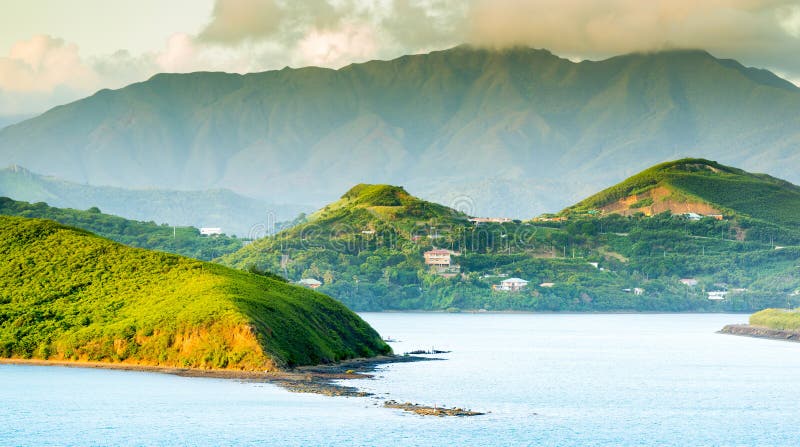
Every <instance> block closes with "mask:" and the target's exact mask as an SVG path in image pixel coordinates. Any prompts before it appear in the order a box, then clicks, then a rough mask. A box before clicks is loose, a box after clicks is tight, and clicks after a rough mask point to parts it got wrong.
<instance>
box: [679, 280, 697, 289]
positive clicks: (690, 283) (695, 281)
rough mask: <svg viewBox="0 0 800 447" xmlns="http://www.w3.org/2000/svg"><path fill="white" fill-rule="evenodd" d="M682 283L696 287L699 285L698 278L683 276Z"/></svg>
mask: <svg viewBox="0 0 800 447" xmlns="http://www.w3.org/2000/svg"><path fill="white" fill-rule="evenodd" d="M681 284H683V285H684V286H688V287H694V286H696V285H697V280H696V279H694V278H682V279H681Z"/></svg>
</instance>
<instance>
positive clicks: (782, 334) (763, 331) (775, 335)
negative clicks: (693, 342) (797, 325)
mask: <svg viewBox="0 0 800 447" xmlns="http://www.w3.org/2000/svg"><path fill="white" fill-rule="evenodd" d="M719 333H720V334H730V335H740V336H743V337H755V338H768V339H770V340H784V341H794V342H800V331H784V330H780V329H771V328H768V327H763V326H751V325H749V324H729V325H727V326H725V327H724V328H722V330H720V331H719Z"/></svg>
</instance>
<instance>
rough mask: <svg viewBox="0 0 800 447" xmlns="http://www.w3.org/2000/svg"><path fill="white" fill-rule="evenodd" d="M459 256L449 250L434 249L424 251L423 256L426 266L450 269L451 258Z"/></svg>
mask: <svg viewBox="0 0 800 447" xmlns="http://www.w3.org/2000/svg"><path fill="white" fill-rule="evenodd" d="M460 254H461V253H458V252H455V251H451V250H442V249H434V250H429V251H426V252H425V253H424V254H423V256H424V257H425V264H426V265H433V266H437V267H450V262H451V257H452V256H458V255H460Z"/></svg>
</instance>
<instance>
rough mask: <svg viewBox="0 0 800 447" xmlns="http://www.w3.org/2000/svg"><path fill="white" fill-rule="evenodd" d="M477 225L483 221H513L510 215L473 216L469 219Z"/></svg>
mask: <svg viewBox="0 0 800 447" xmlns="http://www.w3.org/2000/svg"><path fill="white" fill-rule="evenodd" d="M469 221H470V222H472V223H474V224H475V225H478V224H482V223H508V222H511V218H510V217H473V218H472V219H470V220H469Z"/></svg>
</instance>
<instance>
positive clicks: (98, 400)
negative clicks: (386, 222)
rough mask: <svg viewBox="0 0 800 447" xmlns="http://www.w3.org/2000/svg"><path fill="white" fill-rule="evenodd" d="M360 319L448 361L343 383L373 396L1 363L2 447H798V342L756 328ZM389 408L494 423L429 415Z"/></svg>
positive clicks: (518, 319) (678, 322)
mask: <svg viewBox="0 0 800 447" xmlns="http://www.w3.org/2000/svg"><path fill="white" fill-rule="evenodd" d="M362 317H363V318H364V319H366V320H367V321H368V322H369V323H370V324H372V325H373V326H374V327H375V328H376V329H377V330H378V331H379V332H380V333H381V334H382V335H383V336H385V337H392V338H393V339H396V340H398V341H397V342H393V343H391V344H392V346H393V348H394V349H395V352H398V353H402V352H406V351H411V350H414V349H431V348H435V349H442V350H451V351H452V352H451V353H449V354H443V355H441V356H440V357H441V358H443V359H444V360H442V361H431V362H422V363H401V364H393V365H385V366H382V367H381V368H380V369H379V370H378V372H377V376H376V377H375V378H374V379H369V380H357V381H348V382H347V383H348V384H349V385H356V386H359V387H360V388H362V389H364V390H365V391H370V392H372V393H375V394H376V397H366V398H354V397H327V396H321V395H313V394H297V393H290V392H287V391H285V390H283V389H282V388H279V387H277V386H275V385H271V384H263V383H252V382H244V381H238V380H224V379H206V378H187V377H178V376H173V375H167V374H158V373H144V372H129V371H113V370H99V369H81V368H64V367H49V366H48V367H44V366H16V365H0V445H14V446H16V445H32V446H47V445H80V446H84V445H164V446H195V445H197V446H205V445H210V446H211V445H214V446H216V445H236V446H244V445H270V446H271V445H281V446H310V445H311V446H315V445H320V446H404V445H445V446H449V445H464V446H487V445H503V446H506V445H508V446H787V447H788V446H793V447H794V446H798V445H800V421H798V418H797V415H798V402H800V343H791V342H781V341H772V340H761V339H752V338H746V337H735V336H731V335H721V334H716V333H715V331H717V330H719V329H720V328H721V327H722V326H724V325H725V324H728V323H742V322H745V321H746V319H747V317H746V316H744V315H720V314H713V315H674V314H669V315H662V314H652V315H651V314H585V315H584V314H430V313H365V314H362ZM386 398H388V399H395V400H398V401H403V402H404V401H411V402H417V403H422V404H429V405H433V404H436V405H440V406H442V405H444V406H460V407H466V408H471V409H473V410H479V411H487V412H490V413H489V414H487V415H485V416H477V417H471V418H436V417H423V416H417V415H415V414H411V413H406V412H403V411H399V410H392V409H386V408H383V407H382V406H381V405H382V399H386Z"/></svg>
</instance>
